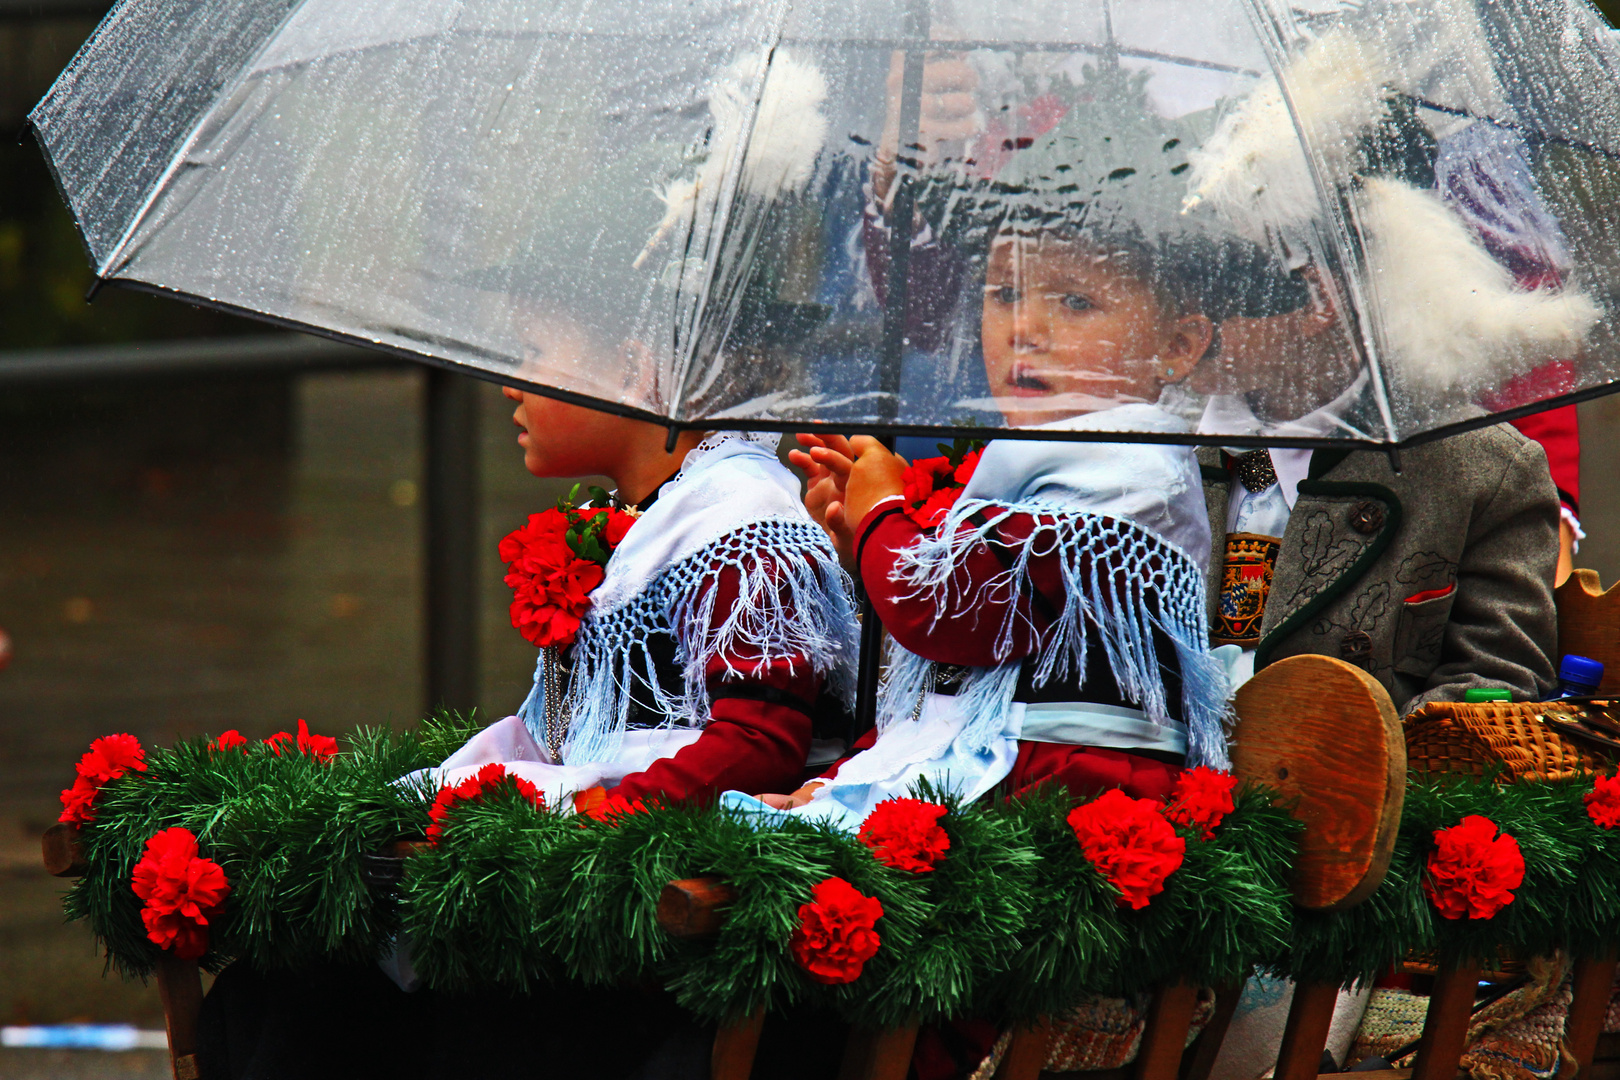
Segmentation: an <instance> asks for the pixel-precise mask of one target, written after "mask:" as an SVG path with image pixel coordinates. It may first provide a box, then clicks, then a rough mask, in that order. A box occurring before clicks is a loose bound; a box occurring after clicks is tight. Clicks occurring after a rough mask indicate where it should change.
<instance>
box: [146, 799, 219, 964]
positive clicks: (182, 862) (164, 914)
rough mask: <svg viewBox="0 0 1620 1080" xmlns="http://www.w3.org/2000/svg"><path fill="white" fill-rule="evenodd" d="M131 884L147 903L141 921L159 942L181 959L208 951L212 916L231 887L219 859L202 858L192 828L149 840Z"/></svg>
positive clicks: (197, 955) (154, 941) (162, 946)
mask: <svg viewBox="0 0 1620 1080" xmlns="http://www.w3.org/2000/svg"><path fill="white" fill-rule="evenodd" d="M131 887H132V888H133V889H134V890H135V895H136V896H138V897H140V898H141V899H142V900H144V901H145V902H146V903H145V906H144V907H142V908H141V922H142V923H143V924H144V925H145V926H146V936H147V937H148V938H149V939H150V940H151V941H152V942H153V943H154V944H156V945H157V946H158V947H159V948H163V949H173V950H174V953H175V955H176V956H178V957H180V958H181V959H182V960H195V959H197V958H198V957H199V956H201V955H202V954H203V953H205V952H207V951H208V920H209V919H210V918H211V917H216V916H218V915H219V914H220V912H221V911H222V910H224V906H225V897H226V896H227V895H228V894H229V893H230V891H231V887H230V885H229V883H227V882H226V880H225V871H224V870H221V869H220V867H219V864H218V863H216V862H214V861H212V860H211V859H202V858H198V857H197V838H196V837H195V836H193V835H191V833H190V832H189V831H187V830H185V829H164V830H163V831H162V832H160V833H158V834H157V835H156V836H154V837H152V839H150V840H148V841H147V842H146V854H145V855H142V856H141V861H140V862H138V863H136V864H135V875H134V880H133V882H132V883H131Z"/></svg>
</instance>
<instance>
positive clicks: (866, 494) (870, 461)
mask: <svg viewBox="0 0 1620 1080" xmlns="http://www.w3.org/2000/svg"><path fill="white" fill-rule="evenodd" d="M849 445H850V449H851V450H852V451H853V452H854V455H855V463H854V464H853V465H852V466H851V467H850V470H849V477H848V479H847V480H846V481H845V482H844V507H843V509H844V517H845V518H846V519H847V520H848V521H850V522H852V524H851V526H850V530H851V533H853V531H854V529H855V528H858V527H859V526H860V523H861V520H862V519H863V518H865V517H866V515H867V514H869V513H871V512H872V507H874V506H876V505H877V504H878V503H880V502H882V501H883V500H884V499H887V498H889V497H891V496H894V495H903V494H905V490H906V485H905V475H906V459H905V458H903V457H901V456H900V455H899V454H896V453H894V452H893V451H892V450H890V449H889V448H888V447H886V446H884V445H883V444H882V443H880V442H878V441H877V440H876V439H874V438H872V436H870V435H857V436H855V438H853V439H851V440H850V443H849Z"/></svg>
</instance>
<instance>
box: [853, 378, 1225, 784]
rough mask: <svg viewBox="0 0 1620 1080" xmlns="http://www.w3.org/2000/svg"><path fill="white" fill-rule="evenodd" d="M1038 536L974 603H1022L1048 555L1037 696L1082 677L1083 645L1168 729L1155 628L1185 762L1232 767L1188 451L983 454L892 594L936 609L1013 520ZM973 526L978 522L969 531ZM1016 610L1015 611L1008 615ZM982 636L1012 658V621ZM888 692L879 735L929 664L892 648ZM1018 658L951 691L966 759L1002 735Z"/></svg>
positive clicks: (1141, 409) (1117, 422) (1153, 425)
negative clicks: (1056, 596)
mask: <svg viewBox="0 0 1620 1080" xmlns="http://www.w3.org/2000/svg"><path fill="white" fill-rule="evenodd" d="M1046 426H1047V427H1050V428H1058V427H1062V428H1064V429H1068V430H1081V429H1090V430H1103V431H1137V430H1140V431H1156V432H1170V431H1175V432H1182V431H1186V430H1187V428H1186V427H1185V425H1183V424H1182V422H1181V421H1180V420H1178V419H1176V418H1175V417H1173V416H1171V415H1170V414H1169V413H1166V412H1164V411H1163V410H1160V409H1158V408H1157V407H1155V406H1151V405H1126V406H1121V407H1119V408H1115V409H1110V410H1108V411H1106V412H1103V413H1092V414H1090V415H1087V416H1083V417H1077V418H1074V419H1072V420H1067V421H1061V422H1059V423H1058V424H1051V425H1046ZM1020 513H1022V514H1029V515H1032V516H1034V517H1035V518H1036V520H1037V525H1036V529H1035V532H1034V533H1033V534H1032V536H1031V538H1030V541H1029V542H1028V543H1027V544H1025V545H1024V546H1023V548H1022V549H1021V550H1020V551H1019V552H1018V554H1017V556H1016V557H1015V558H1014V559H1013V561H1012V565H1011V566H1009V567H1008V568H1007V569H1006V570H1005V571H1004V572H1003V573H1001V574H999V575H997V576H996V577H995V578H994V579H992V580H991V581H988V582H983V583H981V584H980V585H979V587H978V590H977V592H976V594H975V596H974V597H968V598H964V601H963V603H964V606H971V605H973V604H974V603H975V602H976V600H977V598H978V597H979V596H985V597H994V598H995V599H996V600H997V601H998V602H1005V601H1006V600H1007V599H1009V598H1011V599H1012V600H1014V601H1017V600H1021V599H1023V598H1025V597H1026V596H1027V594H1028V593H1029V591H1030V589H1031V588H1032V586H1031V585H1030V580H1029V575H1028V572H1027V571H1028V565H1029V561H1030V559H1031V558H1032V557H1033V556H1034V555H1035V554H1036V553H1037V552H1040V553H1046V552H1056V553H1057V554H1058V556H1059V559H1060V561H1061V567H1062V573H1063V579H1064V586H1065V588H1064V592H1065V597H1064V601H1063V606H1062V608H1061V610H1060V611H1059V613H1058V619H1057V621H1056V622H1055V623H1054V624H1053V626H1052V627H1051V629H1050V630H1049V631H1048V632H1047V634H1046V635H1045V637H1044V641H1043V643H1042V647H1041V650H1040V652H1039V654H1038V655H1037V656H1035V657H1032V658H1030V662H1033V663H1034V664H1035V671H1034V679H1035V684H1036V685H1037V686H1040V685H1045V684H1046V683H1048V682H1050V681H1051V680H1052V679H1054V678H1064V677H1067V676H1068V674H1069V673H1071V672H1078V673H1082V674H1083V673H1084V672H1085V670H1086V652H1087V648H1088V644H1089V641H1090V638H1091V634H1090V633H1088V629H1087V628H1088V626H1089V627H1092V628H1094V631H1095V634H1096V637H1097V639H1098V641H1099V642H1100V643H1101V646H1102V648H1103V649H1104V651H1105V652H1106V654H1107V656H1108V662H1109V666H1110V668H1111V669H1112V671H1113V673H1114V678H1115V679H1116V680H1117V681H1118V683H1119V688H1120V690H1121V692H1122V693H1123V694H1124V695H1125V697H1126V699H1127V700H1129V701H1132V702H1134V703H1136V704H1137V705H1138V706H1139V707H1140V708H1141V709H1142V710H1143V712H1144V713H1145V714H1146V716H1147V718H1148V719H1149V720H1150V721H1153V722H1154V723H1159V724H1162V723H1165V722H1167V721H1169V720H1170V715H1169V710H1168V702H1167V701H1166V692H1165V685H1164V675H1163V671H1162V669H1161V664H1160V660H1159V657H1158V655H1157V653H1156V650H1155V647H1154V642H1153V631H1154V630H1155V629H1157V630H1159V631H1161V632H1163V633H1164V634H1165V636H1166V637H1168V638H1169V639H1170V641H1171V642H1173V643H1174V646H1175V651H1176V660H1177V662H1178V664H1179V667H1180V674H1181V682H1182V695H1181V706H1182V715H1183V718H1184V719H1185V721H1186V724H1187V728H1188V761H1189V763H1190V764H1194V765H1212V766H1216V767H1221V768H1224V767H1226V766H1227V764H1228V760H1227V754H1226V737H1225V730H1224V720H1225V716H1226V698H1227V681H1226V675H1225V671H1224V666H1223V665H1222V664H1221V663H1220V662H1219V661H1218V660H1217V659H1216V658H1215V657H1214V656H1213V655H1211V653H1210V650H1209V635H1208V628H1207V625H1206V621H1207V619H1208V613H1207V608H1206V606H1205V589H1206V584H1205V568H1206V566H1207V565H1208V560H1209V552H1210V532H1209V518H1208V511H1207V509H1206V508H1205V503H1204V497H1203V485H1202V483H1201V482H1200V480H1199V474H1198V462H1197V459H1196V457H1195V456H1194V452H1193V450H1192V448H1191V447H1184V446H1159V445H1152V444H1146V443H1075V442H1050V443H1042V442H1021V441H1013V440H1001V441H997V442H992V443H991V444H990V445H989V446H988V447H986V449H985V451H984V455H983V457H982V458H981V459H980V461H979V465H978V468H977V469H976V470H975V472H974V475H973V479H972V480H971V481H970V482H969V483H968V485H967V487H966V488H965V489H964V490H963V492H962V497H961V498H960V499H959V500H958V501H957V503H956V505H955V506H954V507H953V508H952V510H951V512H950V514H949V516H948V517H947V518H946V519H945V521H944V523H943V524H942V525H941V526H940V528H939V530H938V532H937V534H936V535H934V536H932V537H929V538H925V539H924V540H923V541H922V542H920V543H919V544H917V545H916V546H915V547H913V548H912V549H910V550H909V551H907V552H905V553H903V554H902V556H901V558H900V561H899V565H898V567H897V569H896V571H895V573H896V583H897V584H900V585H903V586H906V587H909V588H910V589H911V590H912V595H913V596H917V595H924V596H926V595H928V594H930V593H933V594H936V595H939V596H940V597H941V599H940V601H939V603H940V604H941V605H943V604H944V603H945V600H944V597H943V594H944V590H945V589H946V588H947V586H948V585H949V583H950V581H951V578H952V575H953V574H954V573H955V571H956V569H957V568H958V567H959V566H960V565H961V563H962V561H963V560H964V559H965V558H966V557H967V555H968V553H969V552H971V551H972V550H973V549H974V548H975V547H976V546H977V545H978V544H980V543H982V542H983V541H984V540H985V539H986V538H987V537H991V536H993V534H994V530H995V528H996V525H997V524H998V523H999V522H1001V521H1002V520H1004V519H1005V518H1007V517H1009V516H1010V515H1013V514H1020ZM975 515H982V516H981V517H979V519H978V523H970V521H969V519H971V518H973V517H974V516H975ZM1015 608H1016V604H1014V605H1013V609H1015ZM1017 617H1018V616H1016V615H1009V617H1008V619H1007V620H1006V621H1004V622H1003V623H1002V625H1000V626H996V627H989V626H987V627H985V631H984V632H985V633H986V634H994V635H995V643H996V655H999V656H1006V655H1007V654H1008V653H1009V652H1010V651H1011V648H1012V640H1013V631H1014V629H1015V626H1014V624H1013V622H1012V621H1011V620H1012V619H1014V618H1017ZM894 656H895V659H894V661H893V662H892V663H891V665H890V668H889V672H888V676H887V679H886V680H885V683H884V687H883V696H882V699H881V702H880V704H879V709H878V714H879V722H880V724H881V725H885V726H886V725H889V724H893V723H896V722H903V721H904V720H905V719H906V718H909V717H911V716H914V715H916V712H917V704H918V702H919V701H920V700H921V699H922V696H923V695H924V694H926V693H927V692H928V690H929V680H930V679H931V677H932V673H931V666H930V665H929V664H928V662H927V661H925V660H923V659H922V658H921V657H917V656H914V655H912V654H910V653H908V652H906V651H905V650H903V649H896V650H895V652H894ZM1024 663H1025V660H1023V659H1008V660H1005V661H1003V662H1002V663H1000V664H997V665H995V666H992V667H981V668H971V669H969V673H968V675H967V677H966V678H965V679H964V680H963V682H962V684H961V685H960V688H959V689H958V691H957V695H956V696H957V701H958V703H959V706H960V708H961V709H962V710H963V712H964V713H965V714H966V717H967V719H966V724H965V726H964V728H963V730H962V734H961V736H960V738H961V739H962V740H963V745H964V747H965V748H966V749H968V750H971V751H977V750H981V749H983V748H984V747H986V746H988V745H989V744H990V742H991V741H992V740H995V739H997V738H998V737H1000V735H1001V733H1002V731H1003V728H1004V726H1005V724H1006V718H1007V715H1008V709H1009V708H1010V706H1011V705H1012V700H1013V693H1014V691H1015V690H1016V688H1017V684H1018V676H1019V672H1020V669H1021V668H1022V666H1023V664H1024Z"/></svg>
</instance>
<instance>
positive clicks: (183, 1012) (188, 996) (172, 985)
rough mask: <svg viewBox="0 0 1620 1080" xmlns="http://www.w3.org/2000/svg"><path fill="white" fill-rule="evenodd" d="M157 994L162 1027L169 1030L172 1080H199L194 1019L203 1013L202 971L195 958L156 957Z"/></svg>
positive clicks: (200, 1074) (168, 953)
mask: <svg viewBox="0 0 1620 1080" xmlns="http://www.w3.org/2000/svg"><path fill="white" fill-rule="evenodd" d="M157 984H158V997H159V998H160V999H161V1000H162V1001H163V1026H164V1027H165V1028H166V1029H168V1033H169V1065H170V1068H171V1069H172V1070H173V1072H174V1080H200V1078H201V1076H202V1072H201V1071H200V1070H199V1069H198V1067H197V1019H198V1017H199V1016H200V1015H201V1013H202V999H203V992H202V973H201V971H199V970H198V968H197V961H195V960H182V959H180V958H179V957H178V956H176V955H174V954H173V953H171V952H166V953H164V954H163V955H162V956H159V957H158V965H157Z"/></svg>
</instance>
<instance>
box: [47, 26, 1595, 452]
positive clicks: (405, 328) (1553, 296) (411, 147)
mask: <svg viewBox="0 0 1620 1080" xmlns="http://www.w3.org/2000/svg"><path fill="white" fill-rule="evenodd" d="M1617 71H1620V50H1617V48H1616V45H1615V43H1614V41H1613V39H1612V38H1611V36H1610V32H1609V31H1608V30H1607V28H1606V26H1605V24H1604V23H1603V21H1602V20H1601V18H1600V17H1599V16H1598V15H1597V14H1596V13H1595V12H1594V11H1593V10H1592V9H1591V8H1590V7H1589V6H1588V5H1587V4H1585V3H1584V2H1583V0H1567V2H1558V3H1552V2H1547V0H1491V2H1488V3H1487V2H1483V0H1480V2H1476V0H1354V2H1350V0H1343V2H1338V3H1334V2H1328V0H1303V2H1294V3H1290V4H1286V5H1284V4H1282V3H1280V2H1279V0H974V2H973V3H967V2H965V0H799V2H796V3H793V4H791V5H790V4H788V3H786V2H784V0H775V2H763V3H762V2H756V0H682V2H681V3H658V2H656V0H633V2H632V0H460V2H454V3H447V2H444V0H266V2H260V3H254V4H243V3H240V2H229V0H125V2H123V3H121V4H120V5H119V6H118V7H117V8H116V9H115V10H114V12H113V13H112V14H111V15H110V16H108V18H107V20H106V22H105V23H104V24H103V25H102V26H101V28H100V29H99V30H98V31H97V33H96V34H95V35H94V37H93V38H92V39H91V40H90V41H89V43H88V44H87V45H86V46H85V47H84V49H83V50H82V51H81V53H80V54H79V55H78V56H77V57H76V58H75V59H74V61H73V62H72V64H71V65H70V66H69V67H68V69H67V70H66V71H65V72H64V73H63V74H62V76H61V77H60V79H59V80H58V82H57V83H56V85H55V86H54V87H53V88H52V89H51V91H50V93H49V94H48V95H47V97H46V98H45V99H44V101H42V102H41V103H40V104H39V106H38V107H37V108H36V109H35V110H34V112H33V114H32V116H31V118H30V119H31V123H32V127H33V129H34V131H35V132H36V134H37V137H38V139H39V141H40V143H41V145H42V147H43V148H44V151H45V154H46V156H47V157H48V159H49V161H50V163H51V165H52V167H53V169H54V170H55V174H56V176H57V179H58V181H59V184H60V186H61V189H62V192H63V194H64V196H65V197H66V199H67V201H68V203H69V205H70V206H71V208H72V210H73V213H74V215H75V217H76V219H77V222H78V225H79V228H80V230H81V232H82V233H83V236H84V240H85V243H86V246H87V248H88V250H89V253H90V257H91V259H92V261H93V262H94V265H95V270H96V274H97V276H98V278H99V279H100V280H101V281H111V282H116V283H119V284H122V285H128V286H132V287H138V288H146V289H151V290H155V291H159V292H164V293H169V294H173V295H175V296H178V297H181V298H184V299H188V300H191V301H194V302H201V303H206V304H210V305H214V306H218V307H222V308H226V309H229V310H234V311H239V312H243V313H246V314H250V315H254V316H258V317H261V318H265V319H269V320H272V321H275V322H279V323H283V324H285V325H288V326H292V327H297V328H301V329H307V330H311V331H314V332H318V333H323V334H328V335H331V336H334V337H339V338H342V339H345V340H350V341H355V342H359V343H361V344H366V345H371V346H374V347H377V348H381V349H385V350H389V351H391V352H396V353H399V354H403V355H408V356H411V357H415V358H419V359H422V360H426V361H430V362H435V363H440V364H446V365H451V366H454V367H458V368H461V369H465V370H468V371H470V372H471V373H473V374H479V375H483V376H485V377H488V378H492V379H496V380H498V381H501V382H503V383H507V384H511V385H516V386H521V387H525V388H530V389H534V390H537V391H539V392H542V393H549V394H554V395H558V396H563V397H567V398H572V399H575V400H580V401H583V402H586V403H588V404H592V405H596V406H598V407H601V408H606V409H611V410H616V411H621V412H625V413H630V414H633V415H637V416H642V417H645V418H648V419H651V420H655V421H658V422H660V423H663V424H667V425H668V426H669V427H670V428H671V430H672V432H673V431H674V430H677V429H683V428H724V427H735V428H753V429H765V430H771V429H799V428H804V427H809V426H816V425H825V426H828V427H830V428H833V429H835V430H842V431H849V430H866V431H874V432H880V433H881V432H888V433H891V434H905V433H917V434H920V433H933V432H941V433H951V432H955V433H978V434H985V433H988V431H1000V432H1005V433H1007V434H1012V435H1024V436H1034V437H1041V438H1054V437H1056V438H1071V437H1072V438H1090V439H1095V438H1119V437H1121V436H1122V435H1123V436H1124V437H1127V438H1150V439H1164V440H1174V441H1221V442H1228V443H1240V442H1241V443H1262V442H1282V443H1293V444H1301V445H1315V444H1318V443H1323V442H1328V443H1337V444H1343V443H1345V442H1362V443H1370V444H1376V445H1383V446H1398V445H1402V444H1406V443H1410V442H1413V441H1420V440H1423V439H1427V438H1432V437H1435V436H1436V435H1438V434H1443V433H1444V432H1446V431H1449V430H1455V429H1457V428H1459V427H1464V426H1470V425H1477V424H1481V423H1486V422H1492V421H1493V420H1498V419H1502V418H1503V417H1505V416H1510V415H1516V414H1518V413H1522V412H1527V411H1532V410H1535V409H1538V408H1544V407H1548V406H1550V405H1553V404H1560V403H1565V402H1568V401H1572V400H1576V399H1578V398H1580V397H1582V396H1588V395H1592V394H1595V393H1599V392H1602V391H1604V390H1605V389H1607V388H1609V387H1610V386H1611V384H1613V383H1614V382H1615V381H1616V378H1617V375H1620V348H1617V343H1616V330H1617V328H1620V320H1617V312H1616V284H1617V282H1620V254H1617V252H1620V220H1617V218H1616V215H1615V214H1614V213H1613V211H1612V208H1613V206H1614V205H1615V199H1616V196H1620V89H1617V87H1616V82H1615V75H1616V72H1617ZM1126 405H1135V406H1142V405H1147V406H1153V408H1151V409H1142V408H1121V406H1126ZM1144 417H1147V419H1144ZM1167 417H1168V418H1169V419H1168V420H1167V419H1166V418H1167Z"/></svg>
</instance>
